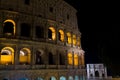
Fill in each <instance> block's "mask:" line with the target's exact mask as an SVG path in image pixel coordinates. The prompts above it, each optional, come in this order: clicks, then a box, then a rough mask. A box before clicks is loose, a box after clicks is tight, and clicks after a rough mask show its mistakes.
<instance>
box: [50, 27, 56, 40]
mask: <svg viewBox="0 0 120 80" xmlns="http://www.w3.org/2000/svg"><path fill="white" fill-rule="evenodd" d="M48 38H49V39H52V40H55V38H56V32H55V28H54V27H49V29H48Z"/></svg>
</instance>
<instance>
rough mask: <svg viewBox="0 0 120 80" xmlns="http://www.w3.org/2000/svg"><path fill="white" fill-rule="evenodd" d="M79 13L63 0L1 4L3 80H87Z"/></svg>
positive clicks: (3, 1)
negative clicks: (78, 19)
mask: <svg viewBox="0 0 120 80" xmlns="http://www.w3.org/2000/svg"><path fill="white" fill-rule="evenodd" d="M76 13H77V10H76V9H74V8H73V7H72V6H71V5H69V4H68V3H66V2H65V1H63V0H0V80H85V76H86V72H85V65H84V50H82V47H81V33H80V31H79V29H78V23H77V15H76Z"/></svg>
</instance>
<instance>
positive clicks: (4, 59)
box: [0, 47, 14, 65]
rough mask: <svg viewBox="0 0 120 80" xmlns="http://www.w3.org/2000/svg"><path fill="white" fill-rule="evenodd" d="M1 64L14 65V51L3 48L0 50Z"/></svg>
mask: <svg viewBox="0 0 120 80" xmlns="http://www.w3.org/2000/svg"><path fill="white" fill-rule="evenodd" d="M0 55H1V58H0V61H1V64H5V65H8V64H13V63H14V49H13V48H11V47H4V48H3V49H2V50H1V54H0Z"/></svg>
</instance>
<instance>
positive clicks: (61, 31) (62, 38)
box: [59, 30, 64, 41]
mask: <svg viewBox="0 0 120 80" xmlns="http://www.w3.org/2000/svg"><path fill="white" fill-rule="evenodd" d="M59 33H60V40H61V41H64V32H63V30H59Z"/></svg>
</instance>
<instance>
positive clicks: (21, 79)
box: [19, 78, 29, 80]
mask: <svg viewBox="0 0 120 80" xmlns="http://www.w3.org/2000/svg"><path fill="white" fill-rule="evenodd" d="M19 80H29V79H28V78H20V79H19Z"/></svg>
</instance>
